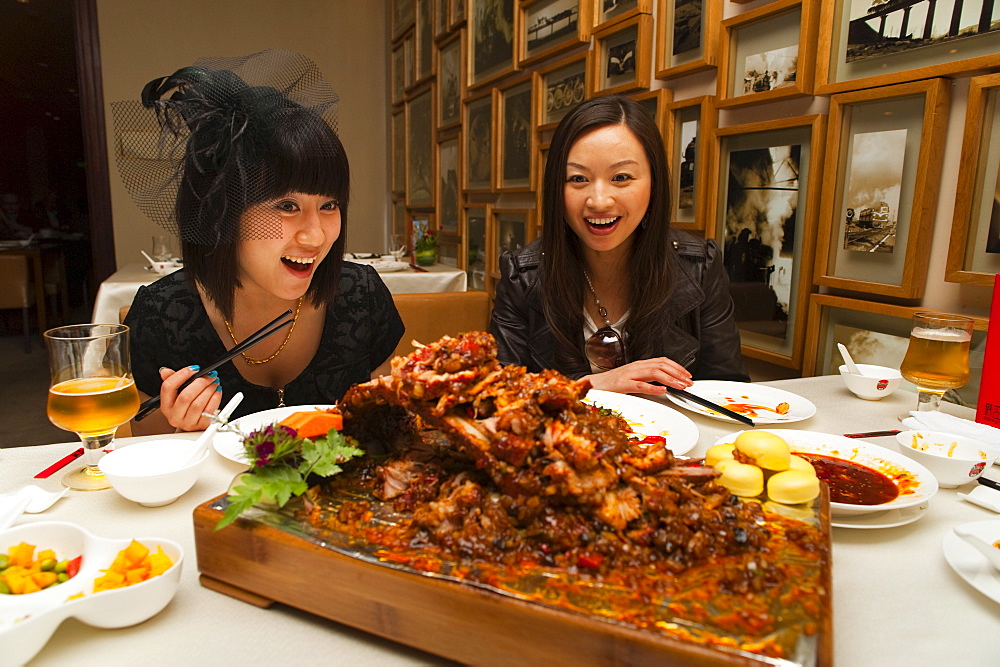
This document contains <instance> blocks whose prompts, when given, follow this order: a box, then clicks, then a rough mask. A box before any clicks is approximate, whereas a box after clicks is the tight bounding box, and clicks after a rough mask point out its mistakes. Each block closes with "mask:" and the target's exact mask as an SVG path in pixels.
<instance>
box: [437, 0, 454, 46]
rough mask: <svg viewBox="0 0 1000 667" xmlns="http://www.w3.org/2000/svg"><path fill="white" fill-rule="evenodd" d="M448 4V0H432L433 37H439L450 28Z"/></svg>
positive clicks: (445, 33)
mask: <svg viewBox="0 0 1000 667" xmlns="http://www.w3.org/2000/svg"><path fill="white" fill-rule="evenodd" d="M449 5H450V3H449V2H448V0H434V39H441V38H442V37H444V36H445V35H447V34H448V30H449V29H450V28H451V17H450V16H449V15H448V13H449V9H450V7H449Z"/></svg>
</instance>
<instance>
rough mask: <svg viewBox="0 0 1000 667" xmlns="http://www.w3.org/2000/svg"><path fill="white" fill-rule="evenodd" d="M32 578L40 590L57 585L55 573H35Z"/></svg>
mask: <svg viewBox="0 0 1000 667" xmlns="http://www.w3.org/2000/svg"><path fill="white" fill-rule="evenodd" d="M31 578H32V579H34V580H35V583H36V584H38V587H39V588H48V587H49V586H51V585H52V584H54V583H56V578H57V577H56V573H55V572H33V573H32V574H31Z"/></svg>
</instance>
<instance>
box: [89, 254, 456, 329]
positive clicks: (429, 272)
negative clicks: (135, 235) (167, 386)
mask: <svg viewBox="0 0 1000 667" xmlns="http://www.w3.org/2000/svg"><path fill="white" fill-rule="evenodd" d="M346 260H347V261H364V260H354V259H350V258H346ZM387 266H388V265H387ZM174 270H176V269H174ZM167 273H172V271H168V272H166V273H156V272H154V271H152V270H151V269H150V268H148V264H146V263H143V262H131V263H128V264H125V265H123V266H122V267H121V268H120V269H118V270H117V271H115V272H114V273H113V274H111V275H110V276H108V278H107V279H106V280H104V281H103V282H102V283H101V284H100V286H99V287H98V289H97V296H96V298H95V299H94V310H93V314H92V315H91V322H92V323H94V324H98V323H102V324H107V323H117V322H118V313H119V311H120V309H121V308H122V306H131V305H132V299H134V298H135V294H136V292H138V291H139V288H140V287H142V286H144V285H149V284H150V283H152V282H155V281H157V280H159V279H160V278H162V277H163V276H164V275H167ZM379 277H380V278H381V279H382V282H384V283H385V285H386V287H388V288H389V291H390V292H391V293H392V294H420V293H427V292H464V291H465V290H466V286H467V285H468V278H467V276H466V273H465V271H463V270H461V269H458V268H455V267H451V266H446V265H444V264H431V265H430V266H422V267H413V266H410V265H408V264H406V263H401V264H399V265H397V266H392V267H389V270H385V271H382V270H379Z"/></svg>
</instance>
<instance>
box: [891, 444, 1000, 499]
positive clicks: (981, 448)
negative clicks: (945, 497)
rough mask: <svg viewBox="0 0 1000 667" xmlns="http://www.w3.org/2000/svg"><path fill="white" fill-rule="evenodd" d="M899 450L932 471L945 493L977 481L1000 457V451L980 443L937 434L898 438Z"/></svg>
mask: <svg viewBox="0 0 1000 667" xmlns="http://www.w3.org/2000/svg"><path fill="white" fill-rule="evenodd" d="M896 441H897V442H898V443H899V450H900V451H901V452H903V453H904V454H906V455H907V456H909V457H910V458H912V459H913V460H914V461H918V462H920V463H921V464H923V465H924V466H925V467H926V468H927V469H929V470H930V471H931V472H932V473H934V476H935V477H936V478H937V481H938V485H939V486H941V487H944V488H946V489H952V488H954V487H956V486H961V485H963V484H968V483H969V482H972V481H975V480H976V478H978V477H979V476H980V475H982V474H983V471H984V470H986V469H987V468H988V467H990V466H991V465H993V462H994V461H996V460H997V458H998V457H1000V450H997V449H996V448H994V447H990V446H989V445H985V444H983V443H981V442H980V441H978V440H973V439H972V438H966V437H963V436H959V435H951V434H950V433H940V432H936V431H903V432H902V433H897V434H896Z"/></svg>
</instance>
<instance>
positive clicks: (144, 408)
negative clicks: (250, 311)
mask: <svg viewBox="0 0 1000 667" xmlns="http://www.w3.org/2000/svg"><path fill="white" fill-rule="evenodd" d="M291 314H292V311H291V310H286V311H285V312H283V313H282V314H281V315H278V316H277V317H276V318H274V319H273V320H271V321H270V322H268V323H267V324H265V325H264V326H263V327H261V328H260V329H258V330H257V331H255V332H254V333H252V334H250V335H249V336H247V338H246V339H245V340H244V341H243V342H242V343H240V344H239V345H236V346H235V347H233V348H232V349H231V350H229V351H228V352H226V354H225V355H223V357H222V358H221V359H219V360H218V361H215V362H213V363H212V364H210V365H208V366H206V367H205V368H203V369H201V370H200V371H198V373H196V374H195V375H194V377H191V378H189V379H188V380H187V382H185V383H184V384H182V385H181V386H180V389H178V391H181V390H183V389H184V387H186V386H188V385H189V384H191V383H192V382H194V381H195V380H197V379H198V378H200V377H202V376H205V375H208V374H209V373H211V372H212V371H214V370H215V369H216V368H218V367H219V366H221V365H222V364H224V363H226V362H227V361H229V360H230V359H232V358H233V357H235V356H237V355H239V354H242V353H243V352H245V351H246V350H249V349H250V348H251V347H253V346H254V345H256V344H257V343H259V342H261V341H262V340H264V339H265V338H267V337H268V336H270V335H272V334H274V333H276V332H278V331H280V330H281V329H283V328H285V327H287V326H288V325H290V324H291V323H292V322H293V321H294V319H295V318H289V319H285V318H286V317H289V316H290V315H291ZM282 320H284V321H282ZM159 406H160V395H159V394H157V395H156V396H153V397H152V398H150V399H148V400H145V401H143V402H142V405H140V406H139V412H138V413H136V415H135V420H136V421H142V420H143V419H145V418H146V417H148V416H149V413H150V412H152V411H153V410H155V409H156V408H158V407H159Z"/></svg>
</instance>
